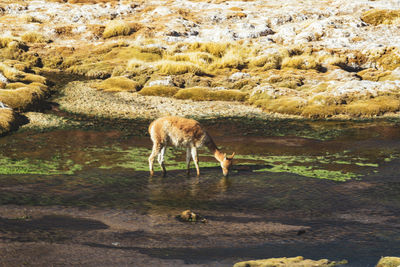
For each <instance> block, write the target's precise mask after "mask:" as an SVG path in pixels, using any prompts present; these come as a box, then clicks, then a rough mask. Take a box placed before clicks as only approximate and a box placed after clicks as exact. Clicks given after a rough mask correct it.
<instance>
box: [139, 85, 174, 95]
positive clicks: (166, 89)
mask: <svg viewBox="0 0 400 267" xmlns="http://www.w3.org/2000/svg"><path fill="white" fill-rule="evenodd" d="M178 91H179V88H178V87H175V86H164V85H155V86H148V87H143V89H142V90H140V92H139V94H141V95H147V96H167V97H172V96H174V95H175V94H176V93H177V92H178Z"/></svg>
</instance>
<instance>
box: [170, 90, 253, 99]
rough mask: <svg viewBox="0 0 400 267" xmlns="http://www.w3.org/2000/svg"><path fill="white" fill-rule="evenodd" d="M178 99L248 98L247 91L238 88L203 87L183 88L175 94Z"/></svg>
mask: <svg viewBox="0 0 400 267" xmlns="http://www.w3.org/2000/svg"><path fill="white" fill-rule="evenodd" d="M174 97H175V98H177V99H191V100H195V101H213V100H215V101H216V100H221V101H240V102H243V101H245V100H246V98H247V93H244V92H240V91H237V90H218V91H216V90H211V89H208V88H203V87H193V88H186V89H181V90H179V91H178V93H176V94H175V96H174Z"/></svg>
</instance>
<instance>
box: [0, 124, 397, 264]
mask: <svg viewBox="0 0 400 267" xmlns="http://www.w3.org/2000/svg"><path fill="white" fill-rule="evenodd" d="M225 126H226V125H225ZM208 127H209V128H211V133H212V134H213V135H214V136H215V141H216V142H217V143H218V144H219V145H220V146H221V147H222V149H223V150H224V151H226V152H228V153H230V152H232V151H235V152H236V155H237V160H236V162H235V167H234V170H233V172H232V174H231V175H230V176H229V177H228V178H224V177H222V174H221V170H220V168H219V167H218V164H217V163H216V162H215V160H214V159H213V158H212V157H211V156H210V155H209V154H208V153H207V151H205V150H203V151H202V152H201V157H200V166H201V172H202V173H201V176H200V177H199V178H197V177H195V176H194V170H192V175H191V176H187V175H186V172H185V171H184V170H183V169H184V168H185V167H184V166H185V163H184V161H185V153H184V151H183V150H180V149H172V148H171V149H169V150H168V151H167V169H168V170H169V173H168V176H167V177H165V178H163V177H161V173H160V172H159V169H157V170H158V172H157V173H156V175H155V176H154V177H149V175H148V172H147V168H148V167H147V157H148V155H149V153H150V148H151V142H150V140H149V138H148V137H143V136H142V137H140V136H134V135H130V134H129V132H126V131H125V132H124V131H120V130H115V129H100V130H99V129H97V130H93V129H92V130H55V131H50V132H42V133H41V132H19V133H14V134H11V135H8V136H5V137H2V138H0V163H1V165H0V192H1V194H0V203H1V204H3V205H5V204H18V205H32V206H43V205H44V206H48V205H63V206H74V207H84V208H88V209H91V208H99V207H109V208H118V209H135V210H140V211H142V212H143V213H148V212H152V213H157V212H160V213H162V212H165V211H168V210H185V209H193V210H199V211H201V212H202V214H204V215H205V216H206V217H207V212H208V211H210V212H211V211H212V212H213V214H214V213H215V212H221V214H231V213H234V212H240V213H242V214H247V215H248V217H241V218H240V219H239V218H237V217H229V216H228V215H226V216H225V217H224V221H226V222H227V227H229V222H230V221H231V222H237V221H238V220H239V221H240V220H242V221H246V222H252V221H265V222H280V223H285V224H290V225H303V226H306V227H307V230H306V231H305V232H304V233H303V232H299V233H298V235H297V234H293V235H267V236H265V242H261V241H257V242H253V243H252V242H249V243H248V244H233V245H232V246H231V247H226V246H220V247H218V246H216V247H209V248H199V249H193V248H165V249H159V250H154V249H153V250H148V251H146V250H145V249H143V251H142V253H146V254H148V255H150V256H152V257H160V258H168V259H184V260H185V261H186V262H187V263H207V262H209V261H218V260H220V261H221V262H223V263H225V264H226V263H229V264H231V263H232V262H234V261H235V260H239V259H254V258H268V257H280V256H297V255H302V256H305V257H309V258H314V259H318V258H324V257H325V258H329V259H332V260H340V259H347V260H349V262H350V265H349V266H374V264H376V262H377V261H378V260H379V258H380V257H381V256H386V255H392V256H396V255H397V256H398V253H399V250H398V248H399V247H400V217H399V214H400V213H399V212H400V180H399V176H398V173H399V171H400V167H399V162H400V161H399V157H400V131H399V127H398V126H397V124H396V123H387V122H378V123H358V124H357V123H354V124H351V123H350V124H349V123H346V125H345V126H343V125H341V124H340V123H336V124H334V125H330V124H329V123H327V124H326V125H318V123H315V124H314V125H313V127H314V129H317V130H316V132H317V131H319V132H326V136H327V137H328V138H317V137H316V136H308V137H307V138H306V137H299V136H304V134H299V135H296V134H295V133H294V134H293V132H292V133H291V134H288V135H284V134H283V135H282V136H277V135H275V136H271V135H267V134H265V133H262V130H260V131H261V133H257V132H255V133H251V134H249V135H245V134H247V133H248V132H241V131H240V127H239V126H236V128H235V126H234V125H233V126H232V125H229V126H226V127H216V128H212V125H211V126H210V125H209V126H208ZM288 127H289V126H288ZM296 127H298V126H296ZM321 129H322V130H321ZM228 130H229V131H228ZM156 167H158V166H156ZM229 218H231V219H229ZM208 219H210V220H219V219H221V218H220V217H218V216H209V217H208ZM251 238H252V237H250V236H249V240H250V239H251ZM222 239H223V238H222ZM222 241H223V240H222ZM222 241H221V242H222ZM221 264H222V263H221ZM222 265H224V264H222Z"/></svg>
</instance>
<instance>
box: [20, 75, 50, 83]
mask: <svg viewBox="0 0 400 267" xmlns="http://www.w3.org/2000/svg"><path fill="white" fill-rule="evenodd" d="M21 81H23V82H30V83H33V82H35V83H40V84H46V83H47V79H46V78H45V77H43V76H40V75H37V74H32V73H25V74H24V77H23V78H21Z"/></svg>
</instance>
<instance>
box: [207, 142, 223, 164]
mask: <svg viewBox="0 0 400 267" xmlns="http://www.w3.org/2000/svg"><path fill="white" fill-rule="evenodd" d="M206 146H207V148H208V149H209V150H210V152H211V153H213V154H214V157H215V159H216V160H218V161H219V162H222V161H224V153H222V152H221V151H219V149H218V147H217V145H216V144H215V143H214V141H213V140H212V138H211V137H210V136H208V142H207V143H206Z"/></svg>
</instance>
